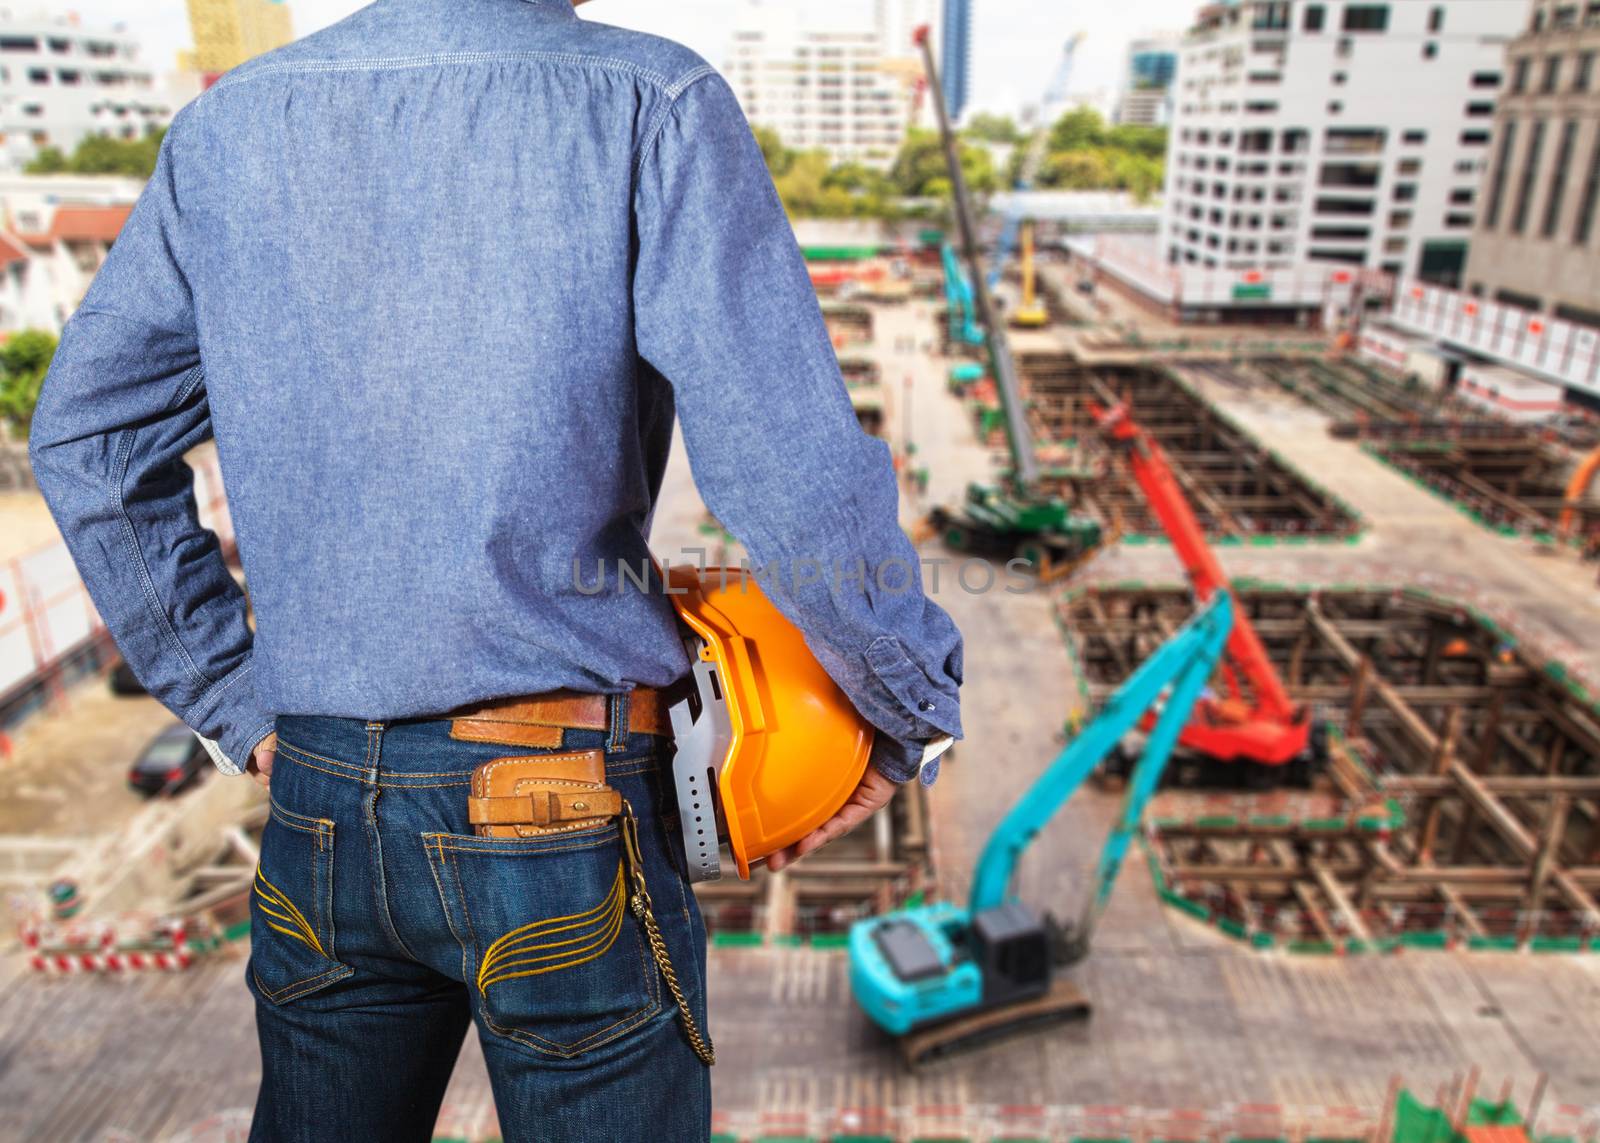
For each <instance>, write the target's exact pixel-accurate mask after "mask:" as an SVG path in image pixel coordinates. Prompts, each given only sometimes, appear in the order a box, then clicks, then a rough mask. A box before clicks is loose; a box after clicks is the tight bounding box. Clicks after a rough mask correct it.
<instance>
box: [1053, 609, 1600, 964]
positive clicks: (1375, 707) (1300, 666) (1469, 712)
mask: <svg viewBox="0 0 1600 1143" xmlns="http://www.w3.org/2000/svg"><path fill="white" fill-rule="evenodd" d="M1236 587H1238V585H1236ZM1237 597H1238V603H1239V606H1242V607H1244V608H1245V609H1246V610H1247V611H1248V613H1249V615H1250V617H1251V619H1252V621H1253V622H1254V624H1255V626H1256V629H1257V631H1258V632H1259V633H1260V635H1261V637H1262V639H1263V641H1264V642H1265V643H1266V645H1267V647H1268V650H1269V653H1270V654H1271V655H1272V657H1273V659H1274V661H1275V662H1276V663H1277V664H1278V667H1279V669H1280V670H1281V671H1282V673H1283V676H1284V678H1285V681H1286V682H1287V684H1288V685H1289V688H1290V690H1291V693H1292V694H1293V695H1294V697H1295V698H1296V699H1297V700H1298V701H1301V702H1305V703H1308V704H1310V705H1311V706H1312V708H1313V710H1314V712H1315V715H1316V717H1317V718H1318V719H1319V720H1320V721H1321V722H1322V723H1323V724H1324V725H1325V726H1326V727H1327V729H1328V733H1329V756H1330V760H1329V768H1328V775H1329V779H1330V782H1331V784H1330V787H1329V788H1328V789H1326V790H1323V791H1321V792H1320V793H1318V794H1314V795H1310V796H1307V797H1305V798H1303V799H1301V800H1300V801H1299V802H1298V803H1297V804H1295V805H1285V804H1283V802H1282V801H1281V799H1279V800H1276V801H1275V800H1274V799H1275V798H1278V796H1277V795H1252V794H1249V793H1234V794H1230V795H1227V796H1226V798H1225V799H1224V804H1221V805H1219V804H1218V801H1217V795H1210V796H1206V795H1186V794H1178V793H1169V794H1163V795H1162V799H1161V801H1160V803H1159V804H1158V805H1157V806H1155V807H1153V808H1152V831H1151V842H1152V864H1153V869H1154V871H1155V873H1156V876H1157V878H1158V880H1159V882H1160V884H1161V888H1162V891H1163V895H1164V896H1166V897H1167V899H1168V900H1169V902H1170V903H1172V904H1174V905H1177V906H1178V907H1180V908H1184V909H1185V910H1186V911H1189V912H1191V913H1193V914H1194V915H1196V916H1199V917H1201V918H1203V919H1205V920H1208V921H1210V922H1212V923H1215V924H1217V925H1218V926H1219V927H1221V928H1223V929H1224V930H1225V931H1227V932H1229V933H1230V934H1231V935H1233V936H1236V937H1239V938H1240V939H1244V940H1248V941H1250V942H1251V943H1253V944H1255V945H1257V946H1260V947H1267V946H1275V945H1280V944H1286V945H1288V946H1290V947H1295V948H1300V949H1304V950H1305V951H1368V950H1387V949H1392V948H1396V947H1399V946H1401V945H1408V946H1414V947H1423V946H1453V945H1458V944H1465V945H1470V946H1473V947H1479V948H1522V947H1532V948H1535V949H1539V950H1548V951H1581V950H1586V949H1595V950H1597V951H1600V904H1597V903H1596V894H1597V893H1600V710H1597V709H1596V706H1595V704H1594V700H1593V698H1592V697H1591V696H1589V694H1588V693H1587V692H1586V691H1585V690H1584V689H1583V688H1582V687H1581V686H1580V685H1578V684H1577V683H1576V682H1575V681H1574V680H1572V679H1571V678H1569V677H1568V676H1567V675H1566V673H1565V672H1564V670H1563V669H1562V668H1561V667H1560V665H1559V664H1542V663H1538V662H1535V661H1533V660H1532V659H1531V658H1530V657H1529V656H1527V655H1526V654H1525V653H1524V652H1523V651H1522V650H1520V649H1519V648H1518V646H1517V644H1516V641H1515V639H1514V637H1513V636H1511V635H1510V634H1509V633H1508V632H1506V631H1504V630H1503V629H1501V628H1499V627H1497V626H1496V625H1494V624H1493V623H1492V622H1490V621H1488V620H1487V619H1485V618H1483V617H1481V616H1478V615H1476V614H1474V613H1473V612H1471V611H1470V610H1469V609H1466V608H1464V607H1462V606H1460V605H1458V604H1455V603H1452V602H1450V601H1448V600H1442V599H1439V598H1436V597H1434V596H1432V595H1429V594H1427V593H1425V592H1421V591H1417V590H1411V589H1407V590H1384V589H1376V588H1371V589H1369V588H1347V589H1330V590H1326V591H1317V592H1314V593H1307V592H1305V591H1302V590H1293V589H1289V588H1267V587H1252V586H1245V587H1242V588H1239V590H1238V591H1237ZM1062 607H1063V611H1064V614H1063V619H1064V621H1065V622H1066V624H1067V626H1068V629H1069V631H1070V632H1071V633H1072V636H1073V641H1074V645H1075V650H1076V652H1077V654H1078V657H1079V660H1080V663H1081V669H1082V672H1083V676H1084V678H1085V680H1086V684H1085V685H1086V691H1087V695H1086V697H1087V698H1088V699H1089V700H1090V701H1091V702H1094V701H1096V700H1098V699H1101V698H1103V697H1104V696H1105V695H1106V694H1108V693H1109V692H1110V690H1111V689H1112V688H1113V687H1115V685H1116V684H1117V683H1118V682H1119V681H1120V680H1121V679H1122V677H1124V676H1125V675H1126V674H1127V672H1128V671H1129V670H1130V669H1131V665H1132V664H1135V663H1137V662H1139V661H1140V660H1141V659H1142V658H1143V657H1144V656H1145V655H1146V654H1148V653H1149V651H1150V649H1151V648H1153V647H1154V646H1155V645H1156V644H1158V643H1159V642H1160V641H1161V640H1163V639H1164V638H1166V636H1167V633H1168V632H1169V631H1170V630H1172V629H1174V628H1175V627H1176V626H1177V625H1178V624H1180V623H1181V622H1183V620H1184V619H1185V618H1186V617H1187V615H1188V614H1189V613H1190V611H1191V610H1192V601H1191V598H1190V595H1189V593H1188V592H1187V591H1186V590H1185V589H1183V588H1179V587H1171V588H1152V587H1145V586H1132V587H1120V588H1100V589H1097V588H1090V589H1086V590H1083V591H1080V592H1077V593H1075V594H1073V595H1071V596H1068V597H1066V599H1065V600H1064V602H1063V603H1062Z"/></svg>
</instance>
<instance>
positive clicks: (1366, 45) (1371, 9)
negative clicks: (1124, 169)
mask: <svg viewBox="0 0 1600 1143" xmlns="http://www.w3.org/2000/svg"><path fill="white" fill-rule="evenodd" d="M1527 5H1528V0H1389V2H1387V3H1376V2H1373V0H1230V2H1227V3H1214V4H1210V5H1208V6H1206V7H1205V8H1203V9H1201V11H1200V13H1199V16H1198V18H1197V20H1196V22H1195V25H1194V27H1193V28H1192V29H1191V30H1190V31H1189V33H1188V34H1187V36H1185V38H1184V42H1183V47H1182V50H1181V52H1180V56H1179V64H1178V75H1177V79H1176V81H1175V86H1174V96H1173V118H1172V124H1171V131H1172V136H1171V138H1172V141H1171V143H1170V145H1169V150H1168V162H1167V185H1166V211H1165V215H1164V218H1163V226H1162V234H1161V252H1162V257H1163V258H1164V259H1165V261H1167V262H1168V263H1169V264H1174V265H1179V266H1186V265H1192V266H1199V267H1205V268H1219V269H1243V268H1267V269H1273V268H1284V267H1290V266H1294V265H1296V264H1303V263H1305V262H1307V261H1312V262H1320V263H1347V264H1350V265H1353V266H1364V267H1368V268H1370V269H1374V270H1382V271H1385V272H1387V273H1389V274H1392V275H1394V276H1396V277H1402V276H1409V277H1416V278H1419V279H1422V280H1424V281H1429V282H1435V283H1439V284H1442V285H1455V284H1458V283H1459V282H1460V280H1461V278H1462V275H1463V272H1464V270H1465V266H1466V259H1467V243H1468V239H1469V237H1470V236H1471V234H1472V230H1473V226H1474V224H1475V222H1476V220H1477V217H1478V206H1479V204H1478V185H1479V182H1480V180H1481V176H1482V173H1483V170H1484V167H1485V166H1486V164H1487V158H1488V156H1489V154H1490V153H1491V150H1492V146H1493V134H1494V123H1495V106H1496V99H1497V97H1498V96H1499V93H1500V91H1501V88H1502V86H1503V81H1504V67H1505V61H1504V55H1505V50H1506V45H1507V43H1508V42H1509V41H1510V40H1511V38H1512V37H1513V36H1515V35H1517V33H1518V32H1519V31H1520V30H1521V29H1522V27H1523V26H1524V24H1525V21H1526V14H1527Z"/></svg>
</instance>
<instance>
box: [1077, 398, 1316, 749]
mask: <svg viewBox="0 0 1600 1143" xmlns="http://www.w3.org/2000/svg"><path fill="white" fill-rule="evenodd" d="M1092 412H1093V413H1094V416H1095V419H1096V421H1097V422H1098V423H1099V425H1100V429H1101V431H1102V432H1103V433H1104V434H1105V435H1106V437H1107V438H1108V439H1109V440H1110V441H1111V442H1112V443H1113V444H1114V445H1116V446H1118V447H1119V448H1120V449H1121V450H1122V451H1123V454H1124V455H1125V456H1126V458H1127V461H1128V466H1129V468H1130V469H1131V470H1132V472H1133V478H1134V480H1135V481H1136V482H1137V483H1138V485H1139V490H1140V491H1141V492H1143V493H1144V497H1145V500H1146V502H1147V503H1148V504H1149V505H1150V510H1151V511H1152V512H1154V513H1155V516H1156V519H1157V520H1159V521H1160V522H1161V527H1162V529H1163V531H1165V532H1166V534H1167V538H1168V539H1170V540H1171V541H1172V550H1173V552H1174V553H1175V554H1176V555H1177V557H1178V559H1179V560H1180V561H1181V562H1182V563H1183V567H1184V570H1185V572H1187V573H1188V576H1189V581H1190V582H1191V583H1192V584H1193V585H1194V591H1195V595H1196V597H1197V598H1199V599H1200V600H1201V601H1202V602H1203V601H1205V600H1207V599H1210V598H1211V597H1212V596H1213V595H1215V594H1216V593H1217V592H1219V591H1222V590H1224V589H1225V588H1226V587H1227V585H1228V581H1227V577H1226V575H1224V573H1223V570H1222V565H1221V563H1219V562H1218V561H1217V557H1216V553H1214V552H1213V551H1212V550H1211V545H1210V544H1208V543H1206V536H1205V531H1204V529H1202V528H1201V526H1200V521H1199V520H1197V519H1196V518H1195V514H1194V510H1193V509H1192V508H1191V507H1190V506H1189V500H1188V497H1186V496H1185V495H1184V493H1183V489H1182V487H1181V486H1180V485H1179V484H1178V479H1177V477H1176V476H1175V475H1174V474H1173V471H1172V466H1171V465H1170V464H1168V463H1167V458H1166V455H1165V454H1164V453H1163V452H1162V451H1161V446H1160V445H1158V444H1156V442H1155V441H1154V440H1152V439H1151V437H1150V435H1149V434H1148V433H1146V432H1145V431H1144V429H1142V428H1141V427H1139V425H1138V424H1137V423H1136V422H1135V421H1134V420H1133V418H1132V417H1131V416H1129V414H1128V410H1127V407H1126V406H1125V405H1123V404H1121V403H1120V402H1119V403H1116V404H1112V405H1109V406H1105V405H1095V406H1093V407H1092ZM1222 673H1223V679H1224V682H1225V684H1226V686H1227V688H1228V690H1229V694H1228V696H1227V699H1226V700H1225V701H1220V702H1219V701H1217V700H1216V699H1209V700H1206V701H1204V702H1202V703H1201V705H1200V708H1199V714H1200V717H1199V718H1198V719H1196V721H1195V722H1194V723H1192V724H1191V725H1190V726H1189V727H1188V728H1186V730H1185V731H1184V735H1183V738H1182V742H1183V744H1184V745H1185V746H1186V747H1189V748H1191V749H1193V750H1196V751H1197V752H1199V753H1201V754H1204V755H1206V756H1207V757H1211V758H1215V759H1218V760H1219V761H1230V760H1233V759H1236V758H1246V759H1249V760H1250V761H1254V762H1260V763H1265V764H1267V765H1282V764H1283V763H1286V762H1290V761H1292V760H1293V759H1295V758H1296V757H1299V756H1300V755H1301V754H1303V753H1304V752H1305V750H1306V748H1307V746H1308V745H1309V743H1310V737H1311V723H1310V718H1309V715H1308V713H1307V711H1306V710H1305V709H1304V708H1303V707H1299V706H1297V705H1296V704H1295V702H1294V700H1293V699H1292V698H1291V697H1290V696H1289V691H1288V688H1287V687H1285V686H1284V683H1283V680H1282V679H1281V678H1280V677H1279V676H1278V671H1277V668H1276V667H1274V666H1273V665H1272V659H1271V657H1270V656H1269V655H1268V654H1267V649H1266V646H1265V645H1264V644H1263V643H1262V642H1261V636H1260V635H1258V634H1257V633H1256V629H1255V628H1254V627H1253V626H1252V625H1251V623H1250V619H1249V616H1247V615H1246V614H1245V613H1244V610H1243V608H1238V609H1236V614H1235V616H1234V622H1233V630H1232V631H1231V632H1230V633H1229V635H1228V646H1227V655H1226V659H1225V662H1224V664H1223V672H1222Z"/></svg>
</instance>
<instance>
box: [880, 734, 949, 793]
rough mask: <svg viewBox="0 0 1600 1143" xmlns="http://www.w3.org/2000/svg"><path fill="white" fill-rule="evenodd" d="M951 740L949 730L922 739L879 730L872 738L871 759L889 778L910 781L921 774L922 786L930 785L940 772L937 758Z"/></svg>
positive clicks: (947, 747) (893, 780)
mask: <svg viewBox="0 0 1600 1143" xmlns="http://www.w3.org/2000/svg"><path fill="white" fill-rule="evenodd" d="M954 741H955V740H954V739H953V738H951V737H950V736H949V735H948V734H941V735H940V736H939V737H938V738H935V739H933V740H931V741H926V742H924V741H920V740H916V739H911V740H907V739H900V738H893V737H891V736H890V735H887V734H883V733H881V732H880V733H879V734H878V735H877V737H876V738H874V739H873V743H872V755H871V758H870V761H871V763H872V765H873V767H874V768H876V769H877V771H878V773H880V774H882V775H883V776H884V777H885V778H888V779H889V780H890V781H891V782H909V781H911V779H913V778H916V777H919V776H920V777H921V779H922V784H923V785H924V786H931V785H933V783H934V779H936V778H937V777H938V776H939V759H940V758H941V757H943V756H944V753H945V751H946V750H948V749H950V746H951V744H952V743H953V742H954Z"/></svg>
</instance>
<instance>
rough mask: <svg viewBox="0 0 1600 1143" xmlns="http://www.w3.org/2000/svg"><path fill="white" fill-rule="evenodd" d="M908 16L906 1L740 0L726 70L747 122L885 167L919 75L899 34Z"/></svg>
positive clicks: (799, 144)
mask: <svg viewBox="0 0 1600 1143" xmlns="http://www.w3.org/2000/svg"><path fill="white" fill-rule="evenodd" d="M891 16H892V19H891ZM913 22H914V19H913V17H910V16H907V15H906V14H905V8H904V0H902V3H901V4H897V5H886V4H877V5H866V4H856V5H846V4H841V5H837V6H823V5H818V6H815V7H811V8H803V7H801V6H798V5H790V4H783V5H773V4H762V3H759V2H757V0H747V3H746V4H745V5H744V6H743V8H742V9H741V10H740V14H739V19H738V23H737V24H736V25H735V28H734V33H733V45H732V51H731V58H730V59H729V61H728V65H727V67H726V69H725V73H726V76H727V79H728V82H729V83H730V84H731V85H732V87H733V90H734V92H735V93H736V94H737V95H738V97H739V103H740V105H741V106H742V107H743V108H744V113H745V115H746V116H747V117H748V118H749V119H750V121H751V122H752V123H755V124H758V125H760V126H765V127H771V128H773V129H774V130H776V131H777V133H778V136H779V138H781V139H782V140H783V142H784V144H785V145H786V146H789V147H794V148H797V149H802V150H807V149H812V148H821V149H823V150H825V151H827V152H828V153H829V155H830V156H831V157H832V158H833V159H834V161H836V162H860V163H864V164H866V165H868V166H872V167H878V168H887V167H888V166H889V165H890V164H891V163H892V162H893V161H894V157H895V155H896V154H897V153H898V151H899V149H900V144H901V142H902V141H903V140H904V138H905V133H906V125H907V123H908V121H909V118H910V114H911V107H912V100H913V97H914V89H915V86H916V81H917V79H918V77H920V76H921V74H922V69H921V66H920V64H918V63H917V62H916V59H915V57H914V56H913V55H912V54H911V52H912V47H911V43H910V36H909V35H908V34H904V31H905V29H906V28H907V27H909V26H910V25H911V24H912V23H913ZM891 36H895V37H896V38H898V39H902V40H904V41H905V42H904V44H903V45H901V44H898V43H896V44H890V43H889V42H888V41H889V38H890V37H891Z"/></svg>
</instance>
